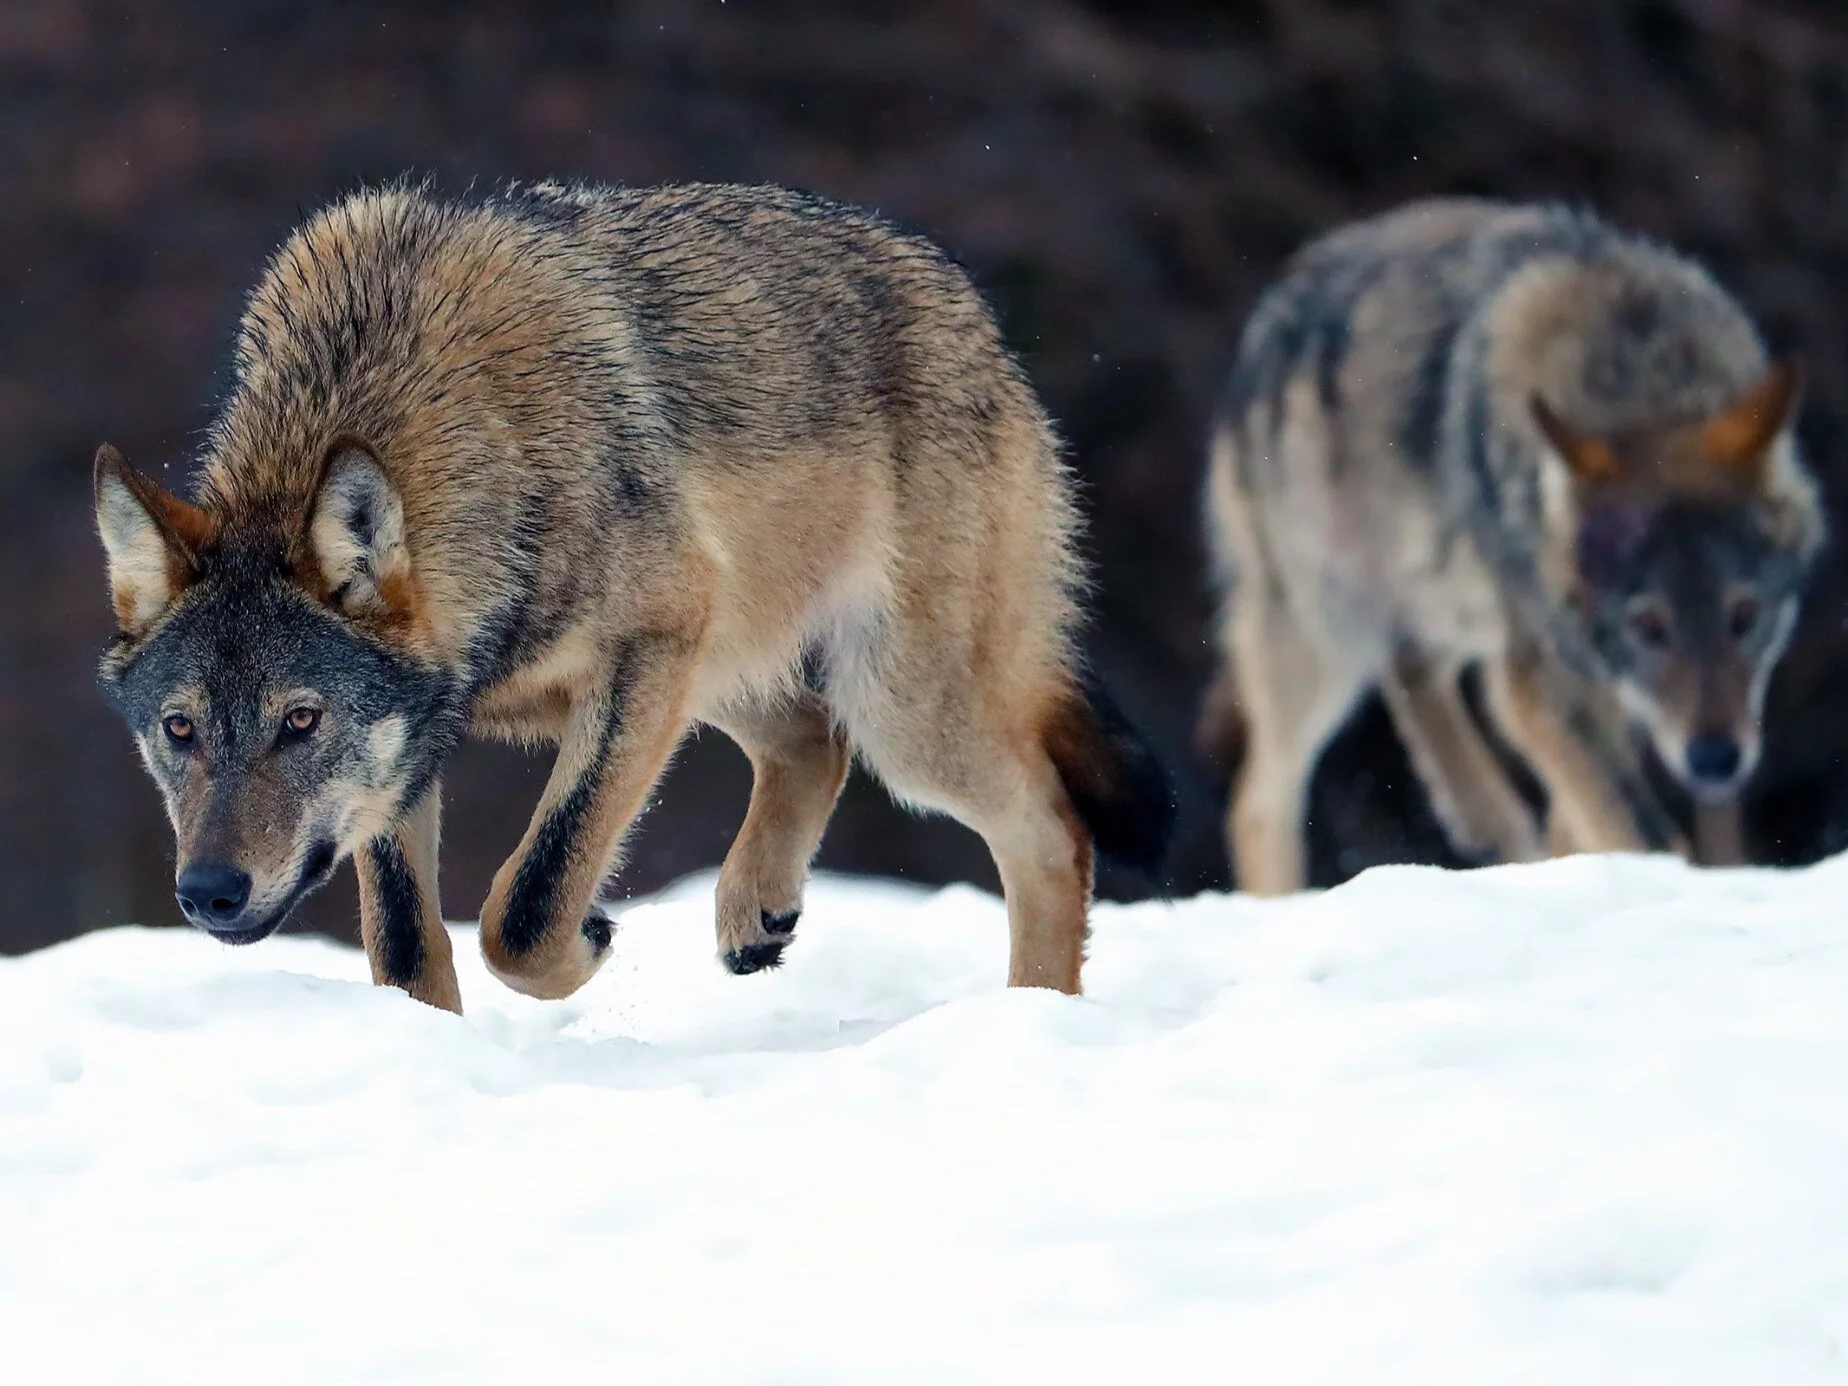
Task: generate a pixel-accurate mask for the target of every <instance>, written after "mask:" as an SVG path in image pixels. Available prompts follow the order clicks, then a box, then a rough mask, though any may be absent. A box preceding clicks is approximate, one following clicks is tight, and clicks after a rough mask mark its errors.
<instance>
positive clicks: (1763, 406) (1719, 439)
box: [1700, 356, 1803, 483]
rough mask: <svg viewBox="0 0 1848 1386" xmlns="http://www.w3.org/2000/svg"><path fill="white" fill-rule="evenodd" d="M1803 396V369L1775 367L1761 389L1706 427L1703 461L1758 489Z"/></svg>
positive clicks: (1786, 360) (1790, 362) (1790, 359)
mask: <svg viewBox="0 0 1848 1386" xmlns="http://www.w3.org/2000/svg"><path fill="white" fill-rule="evenodd" d="M1802 395H1803V363H1802V362H1801V361H1800V360H1798V359H1797V358H1796V357H1794V356H1786V357H1782V358H1780V359H1779V360H1777V361H1774V362H1773V363H1772V364H1771V368H1770V369H1769V370H1767V371H1766V372H1765V373H1764V375H1763V376H1762V377H1761V378H1760V379H1759V381H1758V383H1757V384H1755V385H1753V386H1752V387H1751V388H1750V389H1749V390H1747V391H1746V392H1745V393H1744V394H1742V395H1740V396H1739V398H1738V399H1736V400H1734V401H1733V402H1732V403H1731V404H1730V405H1728V406H1727V407H1726V408H1725V409H1724V410H1722V411H1721V412H1720V413H1718V414H1716V415H1714V416H1713V417H1712V418H1711V419H1708V420H1707V421H1706V422H1705V423H1704V424H1702V425H1701V426H1700V451H1701V456H1702V457H1704V458H1705V459H1706V460H1707V461H1708V462H1710V463H1712V464H1713V465H1714V466H1716V467H1719V468H1721V469H1723V470H1725V471H1729V472H1731V473H1733V474H1734V475H1735V476H1738V477H1739V478H1740V479H1741V480H1746V481H1751V482H1753V483H1756V482H1757V481H1758V480H1759V479H1760V477H1761V476H1762V475H1763V473H1764V469H1765V462H1766V461H1767V460H1768V458H1769V457H1770V453H1771V444H1772V443H1773V442H1775V441H1776V439H1777V436H1778V434H1780V433H1782V432H1783V431H1784V429H1785V428H1787V427H1788V426H1789V424H1790V421H1791V420H1792V419H1793V418H1794V417H1795V416H1796V412H1797V403H1798V401H1799V400H1800V399H1801V398H1802Z"/></svg>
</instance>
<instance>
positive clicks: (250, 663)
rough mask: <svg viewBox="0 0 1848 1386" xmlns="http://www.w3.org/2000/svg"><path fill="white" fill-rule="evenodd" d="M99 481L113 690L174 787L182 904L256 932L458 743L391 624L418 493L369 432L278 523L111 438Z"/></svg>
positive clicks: (407, 582)
mask: <svg viewBox="0 0 1848 1386" xmlns="http://www.w3.org/2000/svg"><path fill="white" fill-rule="evenodd" d="M95 479H96V519H97V527H98V529H99V530H100V532H101V534H102V540H103V546H104V548H105V549H106V550H107V552H108V559H109V584H110V589H111V592H112V595H113V598H114V603H115V611H116V618H117V622H118V624H119V626H120V627H121V630H120V633H119V634H118V635H117V637H116V638H115V640H114V641H113V642H112V644H111V646H110V648H109V650H108V653H107V654H106V655H105V656H104V658H103V663H102V683H103V687H104V689H105V690H106V692H107V693H108V695H109V697H110V698H111V700H112V701H113V702H114V704H115V706H116V708H117V710H118V711H119V712H120V713H121V715H122V717H123V719H124V720H125V721H126V722H127V723H128V727H129V730H130V732H131V733H132V734H133V735H134V738H135V742H136V745H137V746H138V747H139V748H140V751H141V755H142V759H143V760H145V761H146V763H147V766H148V769H149V771H150V772H151V773H152V774H153V776H154V780H155V783H156V784H157V785H159V787H160V791H161V794H162V796H163V797H164V799H165V800H166V805H167V812H168V816H169V817H170V818H171V819H172V821H173V826H174V831H175V833H176V835H177V838H178V845H179V852H178V874H177V879H176V883H175V894H176V896H177V898H178V900H179V904H180V909H181V911H182V912H183V913H184V914H185V916H186V917H187V919H189V920H190V921H192V922H193V923H194V924H197V925H199V926H200V927H202V928H205V929H207V930H209V931H210V932H211V933H212V934H214V935H215V936H216V937H218V938H220V939H223V940H224V941H226V942H229V943H251V942H255V941H256V940H257V939H260V938H262V937H264V936H265V935H267V934H269V933H271V932H273V931H274V930H275V929H276V927H277V926H278V925H279V924H281V923H282V921H283V919H284V918H286V917H287V915H288V913H289V911H290V910H291V909H293V908H294V907H295V905H296V904H297V903H299V902H300V901H301V900H302V899H303V898H304V897H305V896H306V895H307V894H308V893H309V892H310V891H312V890H314V889H315V888H316V887H317V886H319V885H320V884H321V883H322V882H324V881H325V880H326V879H327V878H328V876H329V875H330V874H331V873H332V871H333V869H334V866H335V865H336V864H337V863H338V862H339V861H340V859H341V858H343V857H344V856H347V855H349V854H350V853H351V852H353V851H354V849H355V848H357V847H358V846H360V845H361V844H363V843H364V842H366V841H367V840H368V839H370V838H372V837H374V836H376V835H377V834H378V833H379V832H380V831H382V830H383V829H384V828H385V827H386V826H387V825H388V824H389V823H390V822H391V821H392V820H393V819H394V818H395V817H396V816H397V815H398V814H399V813H400V812H401V811H402V810H403V809H404V808H406V807H408V806H410V805H411V804H413V803H415V801H416V800H417V798H418V797H419V796H420V795H421V794H423V793H424V792H425V790H426V789H427V788H428V787H429V785H430V783H431V781H432V779H433V778H434V776H435V774H436V771H437V767H438V765H439V763H440V761H441V759H442V757H443V756H444V755H445V754H447V752H448V750H449V749H450V748H451V747H452V746H453V744H454V741H455V730H454V724H455V721H456V719H455V717H454V715H453V714H452V711H451V702H452V698H451V681H450V679H449V678H448V677H447V676H446V675H445V674H444V673H443V672H442V671H441V670H440V669H438V668H433V667H431V666H429V665H426V664H422V663H419V662H418V661H416V660H414V659H411V658H409V657H407V656H406V655H405V654H404V653H402V652H401V651H402V648H403V645H402V641H394V638H393V636H394V632H396V631H398V630H400V629H401V627H402V624H403V622H404V621H405V620H406V619H407V611H406V607H407V605H408V604H410V603H411V602H413V601H414V596H415V594H414V590H413V589H414V580H413V578H412V576H411V574H410V572H409V557H408V553H407V550H406V548H405V544H404V519H403V511H402V508H401V506H400V504H399V501H398V497H397V495H396V493H395V491H394V490H393V488H392V485H391V483H390V481H389V479H388V478H387V477H386V475H385V472H384V470H383V469H382V468H381V467H380V465H379V464H378V462H377V461H376V459H375V458H374V457H373V456H372V455H371V454H370V453H369V452H367V451H366V449H365V448H364V447H363V446H360V445H358V444H343V445H340V446H337V447H336V448H334V449H332V450H331V451H330V453H329V455H328V459H327V462H326V465H325V466H324V468H323V472H322V480H321V482H320V484H319V487H318V489H317V492H316V494H315V496H314V497H313V501H312V504H311V505H310V506H309V507H308V509H307V510H306V512H305V513H304V515H303V516H302V517H301V518H300V519H299V520H298V521H296V522H294V523H289V524H281V525H279V526H278V525H269V526H263V525H259V526H243V527H239V526H232V525H227V524H226V523H225V522H224V517H223V516H222V515H219V514H215V513H213V512H212V511H210V510H208V509H204V508H201V507H199V506H195V505H192V504H190V503H188V502H186V501H184V500H180V499H178V498H177V497H175V496H172V495H169V494H168V493H167V492H165V491H164V490H162V489H161V488H160V487H159V486H158V485H156V484H155V483H154V482H152V481H150V480H148V479H147V478H146V477H144V476H141V475H140V474H138V473H137V472H135V471H134V470H133V469H132V468H130V467H129V465H128V463H127V462H126V461H125V460H124V459H123V458H122V456H121V454H120V453H118V452H116V450H115V449H113V448H110V447H107V446H105V447H104V448H103V449H102V450H101V451H100V452H98V454H97V458H96V478H95Z"/></svg>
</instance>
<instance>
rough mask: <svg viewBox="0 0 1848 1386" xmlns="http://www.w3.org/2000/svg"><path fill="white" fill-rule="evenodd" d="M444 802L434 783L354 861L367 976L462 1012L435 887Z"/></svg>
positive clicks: (445, 1007)
mask: <svg viewBox="0 0 1848 1386" xmlns="http://www.w3.org/2000/svg"><path fill="white" fill-rule="evenodd" d="M442 802H443V793H442V788H441V786H440V785H436V784H432V785H431V786H430V787H429V788H428V789H426V790H425V791H424V795H423V798H422V799H420V800H418V802H417V805H416V806H415V807H414V808H412V809H411V811H410V812H409V813H408V814H406V815H405V816H404V818H403V820H402V821H401V822H399V823H398V824H397V826H395V827H394V828H392V829H391V830H390V831H389V832H386V833H383V834H381V835H380V836H378V837H376V838H374V839H373V840H372V841H371V842H369V843H367V844H366V845H365V846H364V847H363V848H361V849H360V851H359V853H358V854H357V855H356V856H355V857H354V859H353V865H354V867H355V869H356V870H357V871H358V873H359V936H360V938H361V940H362V941H363V942H364V943H365V945H366V959H367V961H368V962H370V963H371V964H372V980H373V981H374V982H376V983H377V984H378V985H380V986H392V987H402V988H404V990H406V991H408V992H409V993H410V994H411V995H412V996H413V997H415V998H416V999H417V1000H419V1001H423V1002H427V1003H428V1004H429V1005H432V1006H436V1007H439V1008H441V1009H442V1010H445V1011H454V1012H455V1013H456V1014H458V1015H460V1014H461V1013H462V992H461V989H460V988H459V987H458V986H457V985H456V964H455V957H454V954H453V952H452V950H451V949H450V946H449V931H448V930H447V929H445V928H444V927H443V910H442V905H441V903H440V902H439V900H438V897H437V889H436V851H437V838H438V835H439V832H440V824H441V819H442Z"/></svg>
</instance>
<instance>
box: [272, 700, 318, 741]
mask: <svg viewBox="0 0 1848 1386" xmlns="http://www.w3.org/2000/svg"><path fill="white" fill-rule="evenodd" d="M320 720H321V714H320V712H319V711H318V710H317V709H315V708H312V707H298V708H296V709H295V710H294V711H292V712H291V713H290V714H289V715H288V716H287V717H285V718H283V719H282V725H283V726H284V727H286V728H287V729H288V730H289V731H290V732H291V733H293V734H294V735H296V736H306V735H308V733H309V732H311V731H313V730H314V729H315V724H316V723H318V722H319V721H320Z"/></svg>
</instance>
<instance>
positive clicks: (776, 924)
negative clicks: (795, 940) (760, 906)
mask: <svg viewBox="0 0 1848 1386" xmlns="http://www.w3.org/2000/svg"><path fill="white" fill-rule="evenodd" d="M759 913H760V914H761V915H762V916H763V921H764V932H765V933H766V934H793V933H795V931H796V921H797V920H798V919H800V918H802V911H801V910H789V911H787V912H785V913H783V914H772V913H770V911H769V910H760V911H759Z"/></svg>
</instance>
